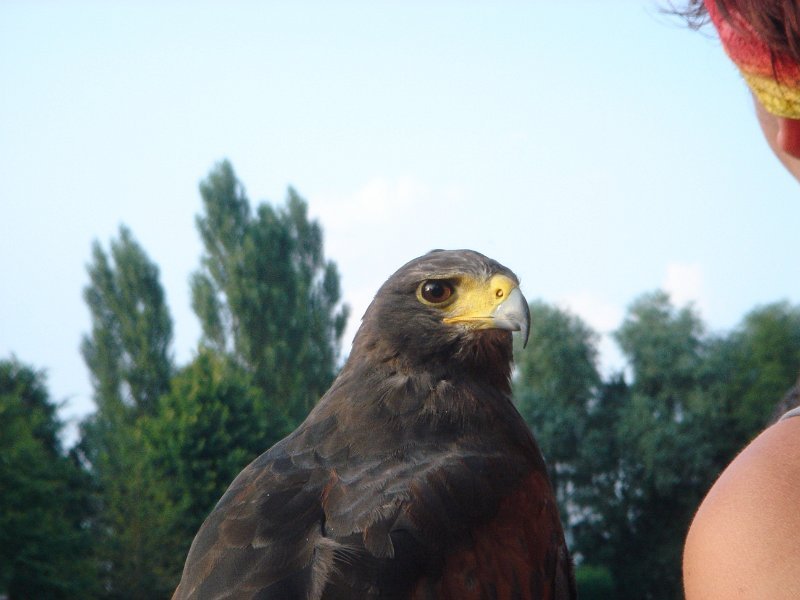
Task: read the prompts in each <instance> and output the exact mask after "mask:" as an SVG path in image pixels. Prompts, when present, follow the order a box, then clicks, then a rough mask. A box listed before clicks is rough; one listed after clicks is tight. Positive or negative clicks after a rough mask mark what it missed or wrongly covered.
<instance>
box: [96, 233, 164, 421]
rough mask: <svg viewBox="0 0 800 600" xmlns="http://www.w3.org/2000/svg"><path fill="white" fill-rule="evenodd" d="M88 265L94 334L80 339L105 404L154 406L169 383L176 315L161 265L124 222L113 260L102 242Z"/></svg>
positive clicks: (145, 409) (142, 408)
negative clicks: (164, 285)
mask: <svg viewBox="0 0 800 600" xmlns="http://www.w3.org/2000/svg"><path fill="white" fill-rule="evenodd" d="M92 259H93V261H92V264H90V265H89V266H88V271H89V278H90V284H89V285H88V286H87V287H86V288H85V289H84V299H85V300H86V303H87V305H88V306H89V311H90V313H91V317H92V332H91V335H89V336H85V337H84V339H83V343H82V344H81V352H82V354H83V357H84V360H85V361H86V365H87V367H88V368H89V371H90V374H91V377H92V383H93V386H94V390H95V401H96V402H97V404H98V407H99V408H100V409H101V410H102V409H103V408H105V407H106V405H109V404H123V405H125V406H129V407H133V408H134V409H135V411H136V412H137V414H143V413H148V412H151V411H152V410H153V407H154V406H155V403H156V401H157V400H158V397H159V396H160V395H161V394H163V393H164V392H165V391H166V390H167V389H168V387H169V378H170V375H171V372H172V360H171V357H170V352H169V347H170V344H171V343H172V319H171V317H170V315H169V310H168V308H167V305H166V301H165V298H164V290H163V288H162V287H161V284H160V282H159V275H158V267H157V266H156V265H155V264H154V263H153V262H152V261H151V260H150V259H149V258H148V257H147V255H146V254H145V252H144V250H142V248H141V246H139V244H138V243H137V242H136V241H135V240H134V239H133V235H132V234H131V232H130V230H129V229H128V228H127V227H125V226H121V227H120V230H119V239H118V240H112V241H111V261H110V260H109V256H108V255H107V254H106V253H105V251H104V250H103V248H102V247H101V246H100V244H99V243H98V242H95V243H94V245H93V247H92Z"/></svg>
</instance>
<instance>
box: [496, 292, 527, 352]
mask: <svg viewBox="0 0 800 600" xmlns="http://www.w3.org/2000/svg"><path fill="white" fill-rule="evenodd" d="M492 325H493V326H494V327H495V328H497V329H506V330H508V331H519V332H520V334H521V335H522V347H523V348H524V347H525V346H527V345H528V335H529V334H530V328H531V311H530V308H529V307H528V301H527V300H525V296H523V295H522V292H520V291H519V288H518V287H515V288H514V289H513V290H511V293H510V294H509V295H508V298H506V299H505V300H504V301H503V302H502V303H501V304H499V305H498V306H497V308H495V309H494V311H493V312H492Z"/></svg>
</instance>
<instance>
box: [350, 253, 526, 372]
mask: <svg viewBox="0 0 800 600" xmlns="http://www.w3.org/2000/svg"><path fill="white" fill-rule="evenodd" d="M529 324H530V313H529V310H528V304H527V301H526V300H525V297H524V296H523V295H522V292H520V290H519V280H518V279H517V277H516V276H515V275H514V273H512V272H511V271H510V270H509V269H507V268H506V267H504V266H503V265H501V264H500V263H498V262H496V261H494V260H492V259H490V258H487V257H486V256H484V255H482V254H480V253H478V252H474V251H472V250H434V251H432V252H429V253H428V254H425V255H424V256H421V257H419V258H416V259H414V260H412V261H410V262H409V263H407V264H405V265H404V266H402V267H401V268H400V269H398V270H397V272H395V273H394V274H393V275H392V276H391V277H389V279H388V280H387V281H386V283H384V284H383V286H381V288H380V290H378V293H377V294H376V296H375V299H374V300H373V301H372V304H370V306H369V308H368V309H367V311H366V313H365V315H364V318H363V322H362V325H361V328H360V329H359V332H358V334H357V335H356V339H355V341H354V345H353V353H358V354H362V353H368V354H369V355H371V356H372V357H373V358H375V359H377V360H381V361H388V360H398V361H399V362H401V363H406V364H408V365H410V366H414V367H417V366H420V365H435V364H437V363H447V364H450V365H452V364H453V363H454V362H455V363H458V362H461V363H463V364H464V365H466V366H488V365H489V364H491V363H497V366H498V367H499V366H500V365H501V364H503V363H504V364H505V366H504V367H503V370H504V371H506V372H507V371H508V369H509V364H510V361H511V355H512V344H511V332H513V331H519V332H520V333H521V335H522V338H523V341H527V337H528V330H529Z"/></svg>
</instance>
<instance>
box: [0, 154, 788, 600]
mask: <svg viewBox="0 0 800 600" xmlns="http://www.w3.org/2000/svg"><path fill="white" fill-rule="evenodd" d="M200 196H201V199H202V212H201V214H200V215H199V216H198V217H197V219H196V226H197V230H198V233H199V235H200V237H201V240H202V243H203V253H202V256H201V257H200V261H199V266H198V269H197V271H196V272H195V273H193V274H192V276H191V279H190V285H191V296H192V307H193V309H194V312H195V313H196V315H197V317H198V319H199V320H200V323H201V326H202V337H201V340H200V341H199V343H198V347H197V350H196V352H195V354H194V357H193V358H192V359H191V360H190V361H189V362H188V364H185V365H176V364H175V361H174V358H173V357H172V354H171V344H172V318H171V316H170V313H169V309H168V306H167V303H166V299H165V295H164V291H163V288H162V287H161V284H160V281H159V271H158V267H157V265H156V264H155V263H154V262H153V261H152V260H151V259H150V257H149V256H148V255H147V254H146V252H145V251H144V249H143V248H142V247H141V246H140V245H139V244H138V243H137V241H136V240H135V238H134V236H133V233H132V232H131V231H130V230H129V229H127V228H126V227H124V226H123V227H121V228H120V231H119V235H118V236H117V237H116V238H115V239H114V240H112V241H111V243H110V246H109V248H108V249H106V248H104V247H103V246H102V245H101V244H99V243H95V244H94V245H93V247H92V253H91V260H90V263H89V265H88V268H87V270H88V276H89V282H88V284H87V286H86V288H85V290H84V299H85V301H86V304H87V306H88V308H89V312H90V315H91V331H89V332H87V334H86V335H85V337H84V339H83V340H82V344H81V353H82V355H83V358H84V360H85V362H86V365H87V368H88V370H89V373H90V375H91V381H92V386H93V396H94V402H95V405H96V410H95V412H94V413H93V414H91V415H90V416H89V417H88V418H86V419H85V420H84V421H83V422H82V423H81V426H80V436H79V440H78V442H77V444H76V445H75V446H74V447H72V448H69V449H65V448H63V447H62V444H61V441H60V438H59V433H60V429H61V423H60V422H59V420H58V418H57V414H56V410H57V407H56V403H55V402H54V401H53V399H52V398H51V397H50V395H49V392H48V390H47V387H46V377H45V375H44V374H43V373H42V372H40V371H37V370H36V369H35V368H33V367H31V366H28V365H24V364H21V363H20V362H19V361H17V360H16V359H15V358H13V357H12V358H9V359H6V360H0V595H2V594H3V593H5V594H6V595H7V596H8V598H9V599H10V600H16V599H24V598H54V599H57V598H119V599H144V598H147V599H151V598H168V597H169V596H170V595H171V592H172V590H173V589H174V587H175V585H176V584H177V581H178V579H179V576H180V570H181V568H182V564H183V560H184V558H185V556H186V553H187V551H188V548H189V545H190V544H191V541H192V538H193V536H194V533H195V532H196V530H197V529H198V527H199V526H200V523H201V522H202V520H203V519H204V518H205V516H206V515H207V514H208V512H209V511H210V510H211V508H212V507H213V506H214V504H215V503H216V501H217V500H218V499H219V497H220V496H221V494H222V493H223V491H224V490H225V489H226V487H227V486H228V484H229V483H230V481H231V480H232V479H233V478H234V477H235V476H236V474H237V473H238V472H239V471H240V470H241V469H242V468H243V467H244V466H245V465H246V464H247V463H248V462H250V461H251V460H252V459H253V458H255V457H256V456H258V455H259V454H260V453H261V452H263V451H264V450H266V449H267V448H268V447H269V446H271V445H272V444H273V443H274V442H276V441H277V440H279V439H280V438H282V437H283V436H285V435H286V434H287V433H288V432H289V431H291V430H292V429H293V428H294V427H295V426H296V425H297V424H298V423H299V422H300V421H301V420H302V419H303V418H304V417H305V415H306V413H307V412H308V410H309V409H310V408H311V406H313V404H314V403H315V402H316V400H317V399H318V398H319V397H320V396H321V395H322V393H323V392H324V391H325V390H326V389H327V387H328V386H329V384H330V382H331V381H332V380H333V378H334V376H335V374H336V370H337V368H338V365H339V362H338V358H339V351H340V341H341V336H342V332H343V330H344V326H345V323H346V320H347V317H348V310H347V307H346V306H345V305H343V304H342V302H341V292H340V281H339V275H338V272H337V269H336V265H335V264H334V263H333V262H332V261H330V260H328V259H326V258H325V256H324V252H323V239H322V229H321V227H320V225H319V223H317V222H315V221H313V220H309V218H308V215H307V204H306V202H305V201H304V200H303V199H302V198H301V197H300V196H299V195H298V194H297V193H296V192H295V191H294V190H293V189H291V188H290V189H289V191H288V194H287V199H286V202H285V203H284V205H282V206H280V207H273V206H271V205H270V204H268V203H262V204H259V205H258V206H256V207H255V208H254V207H253V206H252V205H251V203H250V200H249V199H248V198H247V195H246V193H245V190H244V187H243V186H242V184H241V182H240V181H239V180H238V179H237V177H236V174H235V173H234V170H233V168H232V166H231V165H230V163H229V162H227V161H224V162H222V163H220V164H218V165H217V166H215V167H214V169H212V171H211V172H210V173H209V174H208V176H207V177H206V178H205V179H204V180H203V181H202V182H201V184H200ZM531 312H532V317H533V323H534V327H533V331H532V334H531V341H530V343H529V347H528V349H527V350H525V351H524V352H520V353H518V355H517V357H516V360H517V372H516V375H515V381H514V386H515V397H516V399H517V402H518V407H519V409H520V412H521V413H522V415H523V416H524V417H525V419H526V420H527V421H528V422H529V423H530V424H531V426H532V428H533V430H534V433H535V435H536V437H537V439H538V440H539V442H540V446H541V448H542V451H543V453H544V454H545V457H546V459H547V461H548V464H549V468H550V472H551V477H552V479H553V483H554V486H555V488H556V492H557V497H558V500H559V503H560V506H561V511H562V516H563V520H564V522H565V525H566V529H567V533H568V537H569V541H570V546H571V548H572V550H573V553H574V554H575V556H576V559H577V562H578V565H579V568H578V577H579V589H580V591H581V594H582V597H583V598H589V599H591V598H593V597H596V598H610V597H614V598H623V599H624V598H631V599H633V598H636V599H639V598H654V599H660V598H665V599H667V598H670V599H671V598H679V597H681V594H680V551H681V545H682V541H683V537H684V535H685V531H686V529H687V527H688V523H689V520H690V518H691V516H692V512H693V510H694V509H695V508H696V506H697V505H698V503H699V501H700V499H701V498H702V496H703V494H704V493H705V491H706V490H707V489H708V487H709V486H710V485H711V483H712V482H713V479H714V477H715V476H716V475H717V474H718V473H719V471H720V470H721V469H722V468H723V467H724V465H725V464H726V463H727V462H728V461H729V460H730V459H731V458H732V456H733V455H734V454H735V452H736V451H737V450H738V449H739V448H741V446H742V445H744V444H745V443H746V442H747V441H748V440H749V439H750V438H752V437H753V435H755V433H756V432H757V431H759V430H760V429H761V428H762V427H763V426H764V425H765V424H766V423H767V422H768V421H769V420H770V419H771V418H772V413H773V412H774V410H775V405H776V403H777V402H778V400H779V399H780V398H781V396H783V394H784V393H785V392H786V390H787V389H788V388H789V387H791V384H792V382H793V381H794V380H795V379H796V377H797V370H798V365H800V308H799V307H796V306H792V305H789V304H787V303H776V304H772V305H768V306H764V307H759V308H756V309H754V310H753V311H752V312H751V313H749V314H748V315H746V316H745V317H744V319H743V321H742V323H741V324H740V325H739V326H738V327H737V328H736V329H734V330H733V331H731V332H727V333H724V334H712V333H709V332H708V331H707V330H706V328H705V326H704V324H703V323H702V320H701V319H700V317H699V315H698V314H697V313H696V312H695V311H694V309H693V308H692V307H691V306H689V307H683V308H677V307H674V306H673V305H672V304H671V303H670V300H669V298H668V296H666V295H665V294H664V293H662V292H654V293H650V294H645V295H643V296H641V297H640V298H639V299H637V300H636V301H634V302H633V303H632V304H631V306H630V307H629V308H628V311H627V314H626V317H625V320H624V321H623V324H622V325H621V326H620V328H619V329H618V330H617V331H616V332H615V334H614V336H615V339H616V341H617V342H618V344H619V346H620V348H621V349H622V351H623V353H624V355H625V357H626V359H627V362H628V365H629V367H628V369H627V370H626V372H624V373H615V374H611V375H608V376H602V375H601V374H600V372H599V371H598V367H597V354H598V351H597V343H598V335H597V334H596V333H595V332H594V331H592V329H591V328H590V327H589V326H588V325H587V324H586V323H584V322H583V321H582V320H581V319H579V318H578V317H577V316H575V315H572V314H570V313H569V312H567V311H564V310H562V309H559V308H557V307H555V306H552V305H549V304H547V303H544V302H541V301H537V302H534V303H532V304H531Z"/></svg>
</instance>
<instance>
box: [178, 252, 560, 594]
mask: <svg viewBox="0 0 800 600" xmlns="http://www.w3.org/2000/svg"><path fill="white" fill-rule="evenodd" d="M517 286H518V281H517V279H516V277H515V276H514V274H513V273H511V271H509V270H508V269H506V268H505V267H503V266H502V265H500V264H499V263H497V262H495V261H493V260H491V259H488V258H487V257H485V256H483V255H481V254H478V253H477V252H472V251H468V250H459V251H434V252H431V253H429V254H426V255H425V256H422V257H420V258H417V259H415V260H413V261H411V262H409V263H408V264H406V265H405V266H403V267H402V268H400V270H398V271H397V272H396V273H395V274H394V275H393V276H392V277H390V278H389V280H388V281H387V282H386V283H385V284H384V285H383V286H382V287H381V289H380V290H379V291H378V294H377V295H376V297H375V299H374V300H373V302H372V304H371V305H370V307H369V308H368V309H367V312H366V314H365V315H364V318H363V322H362V325H361V328H360V329H359V332H358V334H357V335H356V338H355V340H354V342H353V349H352V352H351V354H350V357H349V359H348V360H347V363H346V364H345V366H344V368H343V369H342V372H341V373H340V375H339V376H338V378H337V379H336V381H335V382H334V383H333V385H332V386H331V389H330V390H328V392H327V393H326V394H325V395H324V396H323V398H322V399H321V400H320V402H319V404H317V406H316V407H315V408H314V410H312V411H311V414H309V416H308V418H307V419H306V420H305V422H303V423H302V424H301V425H300V427H298V428H297V430H296V431H294V433H292V434H291V435H289V436H288V437H287V438H286V439H284V440H282V441H281V442H279V443H277V444H276V445H275V446H273V447H272V448H271V449H270V450H268V451H267V452H265V453H264V454H262V455H261V456H260V457H258V458H257V459H256V460H255V461H253V462H252V463H251V464H250V465H249V466H248V467H247V468H245V469H244V471H242V473H241V474H240V475H239V476H238V477H237V478H236V479H235V480H234V482H233V483H232V484H231V486H230V488H229V489H228V491H227V492H226V493H225V495H224V496H223V497H222V499H221V500H220V501H219V503H218V504H217V506H216V507H215V508H214V510H213V511H212V513H211V514H210V515H209V517H208V518H207V519H206V521H205V523H203V526H202V527H201V528H200V531H199V532H198V534H197V536H196V538H195V540H194V543H193V544H192V547H191V550H190V551H189V556H188V558H187V560H186V566H185V568H184V571H183V577H182V579H181V582H180V585H179V586H178V589H177V590H176V591H175V595H174V598H175V599H184V598H200V599H206V598H209V599H210V598H254V599H255V598H257V599H261V600H266V599H272V598H275V599H277V598H281V599H293V598H297V599H303V600H306V599H309V600H318V599H323V598H324V599H333V598H342V599H344V598H398V599H399V598H426V599H427V598H443V599H452V600H469V599H472V598H475V599H479V598H498V599H506V598H507V599H511V598H520V599H530V600H537V599H538V600H563V599H572V598H575V589H574V582H573V577H572V567H571V563H570V559H569V555H568V552H567V548H566V545H565V543H564V535H563V532H562V529H561V524H560V521H559V518H558V509H557V507H556V503H555V499H554V497H553V493H552V490H551V487H550V483H549V481H548V479H547V474H546V471H545V466H544V462H543V460H542V456H541V453H540V452H539V449H538V447H537V446H536V442H535V441H534V439H533V437H532V436H531V433H530V431H529V429H528V427H527V426H526V425H525V423H524V422H523V420H522V418H521V417H520V416H519V413H518V412H517V411H516V409H515V408H514V406H513V404H512V402H511V387H510V369H511V358H512V347H511V346H512V345H511V330H516V329H521V330H523V331H524V335H525V336H527V328H528V318H529V317H528V312H527V311H528V308H527V303H525V301H524V298H523V297H522V295H521V293H520V292H519V289H518V287H517Z"/></svg>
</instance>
